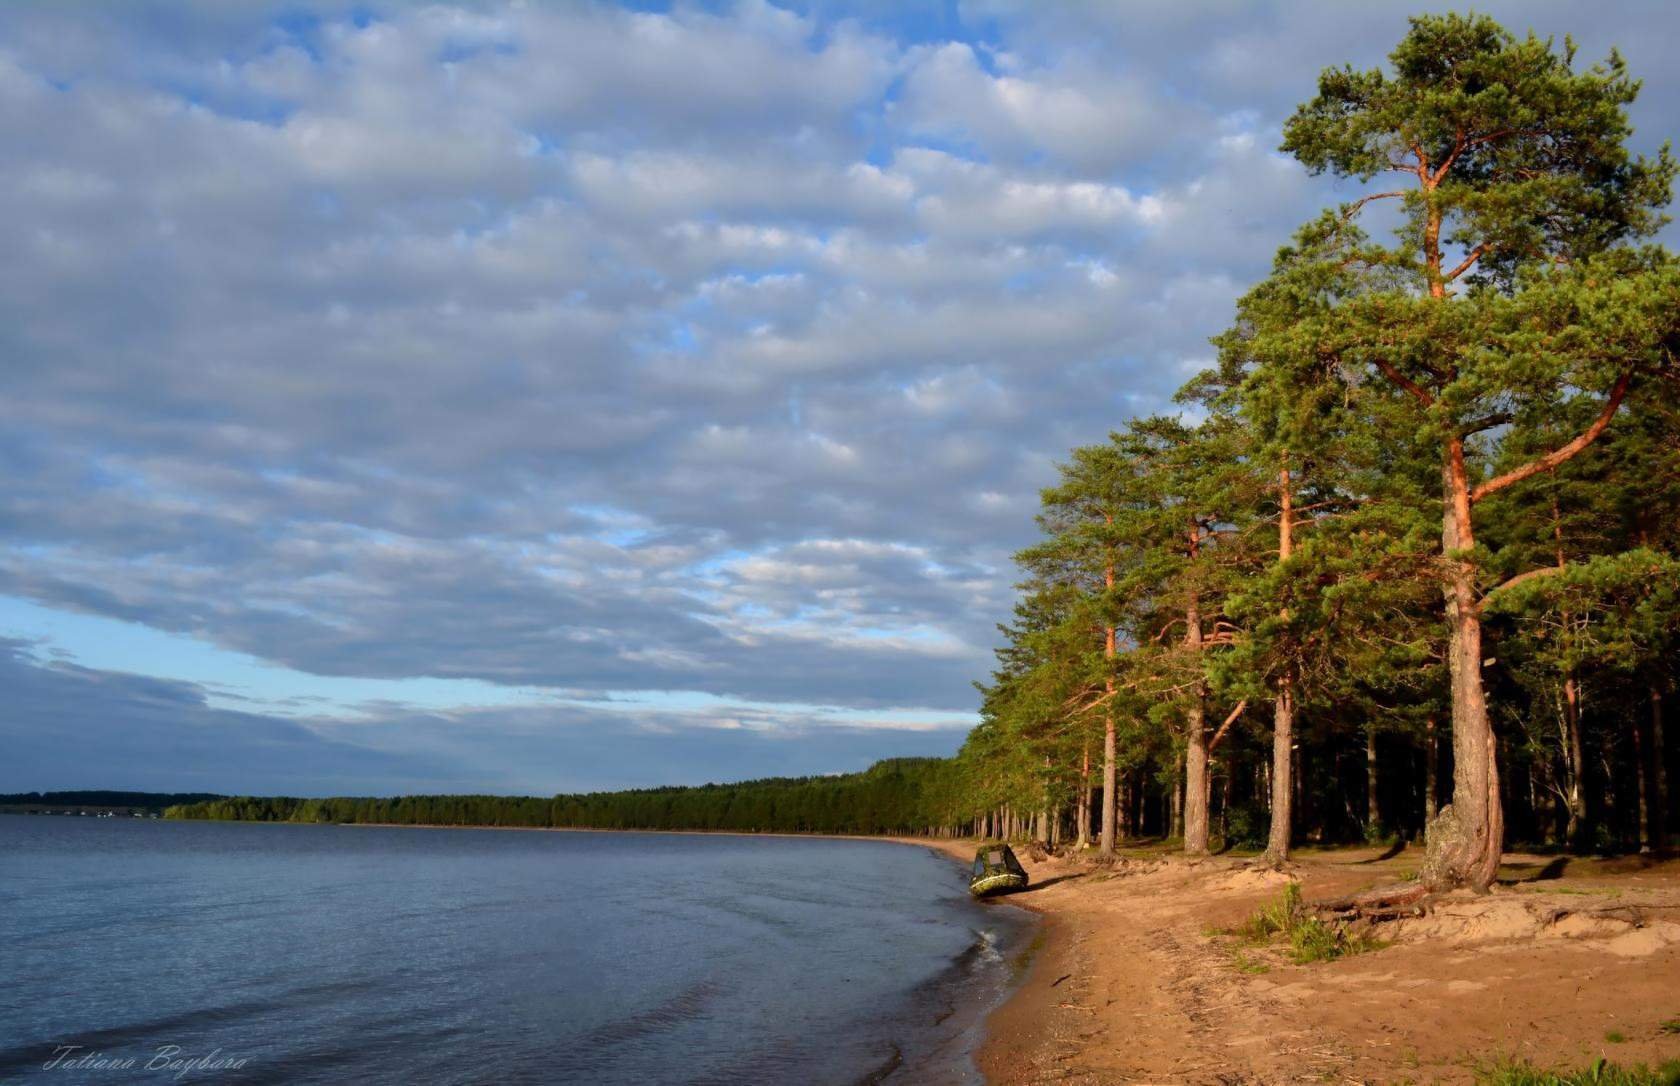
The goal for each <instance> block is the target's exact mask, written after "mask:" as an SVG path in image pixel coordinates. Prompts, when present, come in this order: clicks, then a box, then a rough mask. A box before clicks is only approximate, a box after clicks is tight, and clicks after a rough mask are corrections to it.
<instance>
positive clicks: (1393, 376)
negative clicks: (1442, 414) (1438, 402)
mask: <svg viewBox="0 0 1680 1086" xmlns="http://www.w3.org/2000/svg"><path fill="white" fill-rule="evenodd" d="M1377 368H1378V369H1379V370H1382V372H1383V376H1384V377H1387V378H1388V379H1389V380H1390V381H1393V382H1394V383H1395V384H1396V385H1398V386H1400V387H1401V388H1403V389H1405V390H1406V391H1407V392H1409V393H1411V394H1412V398H1413V399H1415V400H1417V402H1418V403H1421V404H1422V405H1423V406H1425V407H1430V406H1433V405H1434V403H1435V397H1433V396H1431V395H1430V394H1429V393H1427V392H1425V391H1424V390H1423V387H1422V386H1421V385H1419V384H1418V383H1417V382H1416V381H1413V380H1412V379H1411V378H1409V377H1407V376H1406V375H1405V374H1403V373H1401V372H1400V371H1399V370H1397V369H1395V368H1394V363H1392V362H1390V361H1388V360H1387V359H1384V358H1379V359H1377Z"/></svg>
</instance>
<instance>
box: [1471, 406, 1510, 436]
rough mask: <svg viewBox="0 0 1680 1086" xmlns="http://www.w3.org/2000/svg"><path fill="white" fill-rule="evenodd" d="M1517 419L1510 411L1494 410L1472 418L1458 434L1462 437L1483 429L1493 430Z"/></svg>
mask: <svg viewBox="0 0 1680 1086" xmlns="http://www.w3.org/2000/svg"><path fill="white" fill-rule="evenodd" d="M1515 420H1516V416H1515V415H1513V414H1511V412H1509V411H1494V412H1490V413H1489V414H1486V415H1483V416H1482V417H1481V418H1479V419H1471V420H1470V421H1469V422H1467V423H1465V424H1464V425H1463V426H1462V427H1460V428H1459V431H1458V434H1459V436H1460V437H1469V436H1470V435H1471V434H1479V433H1481V432H1482V431H1483V430H1491V429H1493V428H1494V427H1495V426H1504V425H1505V424H1506V423H1508V422H1513V421H1515Z"/></svg>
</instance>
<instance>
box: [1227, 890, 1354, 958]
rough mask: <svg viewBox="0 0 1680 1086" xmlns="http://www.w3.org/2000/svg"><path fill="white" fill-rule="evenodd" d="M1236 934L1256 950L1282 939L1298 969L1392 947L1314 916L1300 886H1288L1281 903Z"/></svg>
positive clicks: (1257, 914) (1262, 909)
mask: <svg viewBox="0 0 1680 1086" xmlns="http://www.w3.org/2000/svg"><path fill="white" fill-rule="evenodd" d="M1232 934H1233V935H1236V936H1237V937H1238V938H1240V939H1242V940H1243V941H1244V942H1245V943H1248V944H1250V945H1256V946H1257V945H1260V944H1263V943H1270V942H1272V941H1274V940H1276V939H1282V940H1283V941H1285V942H1287V943H1288V944H1289V949H1288V951H1287V952H1286V953H1287V956H1288V958H1289V960H1290V961H1292V962H1294V963H1295V964H1297V965H1306V964H1308V963H1310V962H1329V961H1335V960H1336V959H1337V958H1347V957H1351V956H1353V955H1355V954H1364V953H1367V952H1369V951H1372V950H1380V949H1382V948H1383V947H1385V946H1387V945H1388V944H1387V943H1386V942H1384V941H1383V940H1381V939H1378V938H1376V937H1375V936H1373V935H1371V934H1369V933H1368V932H1362V931H1352V930H1349V929H1348V928H1345V927H1343V926H1342V925H1340V924H1333V923H1327V922H1325V921H1323V920H1320V919H1318V918H1317V917H1316V916H1313V915H1312V914H1311V913H1309V912H1308V911H1307V908H1306V906H1305V905H1304V904H1303V903H1302V901H1301V884H1300V883H1298V882H1292V883H1290V884H1289V885H1288V886H1285V887H1284V888H1283V894H1282V896H1281V897H1279V898H1278V900H1276V901H1273V902H1271V903H1269V904H1266V905H1262V906H1261V907H1260V908H1259V909H1258V910H1257V911H1256V912H1255V914H1254V915H1253V916H1251V917H1249V918H1248V919H1247V920H1245V921H1244V922H1243V923H1242V924H1241V925H1239V926H1238V927H1237V928H1236V929H1235V930H1234V931H1233V932H1232Z"/></svg>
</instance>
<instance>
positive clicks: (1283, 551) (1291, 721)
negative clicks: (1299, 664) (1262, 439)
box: [1265, 466, 1295, 867]
mask: <svg viewBox="0 0 1680 1086" xmlns="http://www.w3.org/2000/svg"><path fill="white" fill-rule="evenodd" d="M1278 492H1279V494H1280V495H1281V500H1280V507H1281V512H1280V514H1279V517H1278V561H1279V562H1280V563H1281V562H1286V561H1288V560H1289V558H1290V556H1291V555H1293V554H1294V552H1295V485H1294V483H1293V482H1292V481H1291V480H1290V477H1289V468H1288V467H1287V466H1285V467H1284V468H1283V470H1282V471H1281V472H1280V473H1279V475H1278ZM1283 615H1284V617H1285V618H1287V617H1288V615H1289V610H1288V608H1285V609H1284V611H1283ZM1294 748H1295V691H1294V686H1293V684H1292V683H1291V682H1290V677H1289V673H1288V671H1287V670H1286V671H1285V673H1284V674H1283V675H1282V676H1281V677H1279V679H1278V684H1277V697H1276V698H1275V700H1274V701H1273V702H1272V765H1271V808H1272V810H1271V827H1270V829H1269V830H1268V831H1267V834H1266V855H1265V862H1266V863H1269V864H1271V865H1273V866H1274V867H1275V866H1278V865H1280V864H1282V863H1284V862H1285V861H1287V860H1288V859H1289V840H1290V838H1291V836H1293V834H1294V829H1295V826H1294V823H1295V803H1294V787H1295V786H1294V781H1293V775H1292V774H1291V772H1290V769H1291V763H1292V759H1293V757H1294Z"/></svg>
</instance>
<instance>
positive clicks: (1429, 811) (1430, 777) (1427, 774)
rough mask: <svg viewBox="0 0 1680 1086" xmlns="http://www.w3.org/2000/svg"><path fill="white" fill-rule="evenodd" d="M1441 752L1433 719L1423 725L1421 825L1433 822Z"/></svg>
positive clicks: (1437, 794) (1437, 793)
mask: <svg viewBox="0 0 1680 1086" xmlns="http://www.w3.org/2000/svg"><path fill="white" fill-rule="evenodd" d="M1440 761H1441V751H1440V747H1439V745H1438V743H1437V741H1436V738H1435V718H1434V717H1430V718H1429V720H1428V721H1427V722H1425V723H1424V725H1423V824H1424V825H1425V826H1428V825H1429V824H1430V823H1431V822H1433V821H1435V803H1436V801H1437V799H1438V797H1439V796H1440V792H1439V791H1438V789H1437V787H1436V777H1437V775H1438V774H1439V773H1440Z"/></svg>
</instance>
